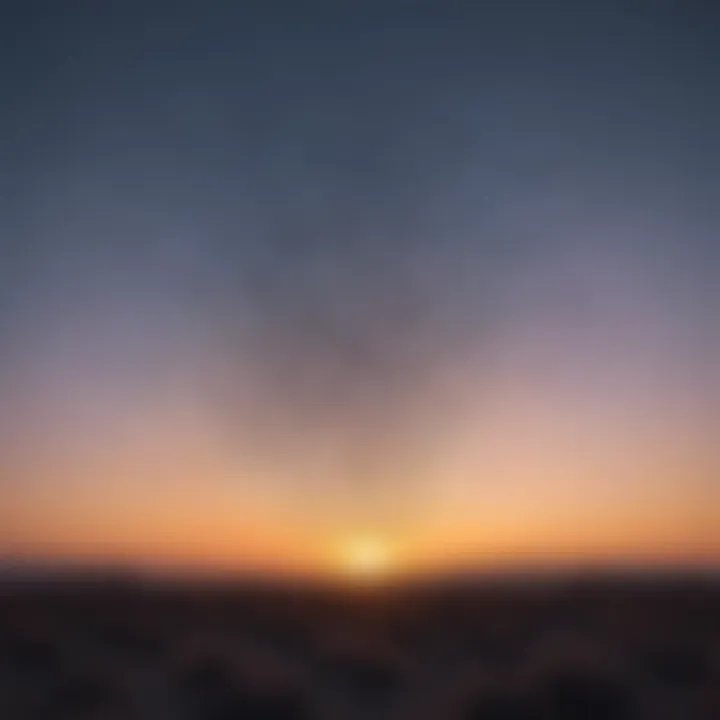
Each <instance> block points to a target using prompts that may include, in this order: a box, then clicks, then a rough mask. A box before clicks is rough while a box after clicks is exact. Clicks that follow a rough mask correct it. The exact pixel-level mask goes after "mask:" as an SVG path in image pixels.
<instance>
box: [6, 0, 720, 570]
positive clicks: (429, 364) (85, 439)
mask: <svg viewBox="0 0 720 720" xmlns="http://www.w3.org/2000/svg"><path fill="white" fill-rule="evenodd" d="M2 14H3V17H2V22H0V27H1V29H0V93H1V98H2V102H1V105H0V106H1V107H2V111H1V112H0V555H2V556H4V557H8V558H18V557H21V558H22V557H24V558H31V557H52V558H80V557H82V558H91V559H93V560H98V559H99V560H101V561H103V562H104V561H112V562H127V563H131V564H132V563H148V562H149V563H151V564H152V563H155V564H163V565H168V564H171V563H172V564H179V565H181V566H186V565H187V566H189V565H190V564H194V565H196V566H206V567H208V566H213V567H215V566H217V567H220V566H222V567H232V568H248V567H255V566H259V567H273V568H288V567H290V566H293V567H296V566H302V567H304V568H309V567H319V566H321V565H322V564H323V563H326V562H327V561H328V558H329V557H330V556H331V555H332V554H333V553H334V552H335V549H336V548H337V547H338V546H339V544H341V543H342V542H344V539H346V538H349V537H353V536H354V535H357V534H359V533H364V534H369V535H372V536H373V537H382V538H384V542H387V543H388V544H389V545H392V547H393V548H394V551H395V552H396V554H397V556H398V557H399V558H401V561H402V562H403V563H405V564H406V565H410V564H413V563H414V564H419V565H422V564H423V563H424V564H426V565H427V564H432V563H436V564H440V565H442V564H449V563H453V562H458V561H459V559H462V558H464V559H466V560H467V559H468V558H472V559H473V561H475V562H497V561H502V559H503V558H508V557H511V558H517V557H522V558H528V557H530V558H535V559H537V558H542V559H544V560H545V561H547V560H550V561H552V560H553V559H554V560H560V559H562V558H568V557H571V558H576V557H581V558H583V557H584V558H590V557H603V558H611V559H614V560H616V561H619V560H622V559H627V558H643V559H648V558H650V559H652V558H654V559H658V558H660V559H663V560H667V559H669V558H671V559H672V558H681V559H682V561H684V562H686V561H688V562H689V561H693V562H695V561H701V562H707V561H709V562H713V563H715V562H717V560H718V558H720V529H718V527H716V520H717V517H718V516H719V515H720V455H719V452H720V451H719V450H718V444H717V437H716V432H715V431H716V429H717V423H718V411H719V410H720V320H719V319H718V310H720V240H719V233H720V140H719V139H718V134H717V133H718V128H719V127H720V94H718V90H717V89H718V87H720V51H719V50H718V48H719V47H720V14H719V13H718V11H717V9H716V8H714V7H713V3H711V2H703V1H702V0H683V1H680V0H652V1H651V0H624V1H623V2H620V1H619V0H606V1H604V2H594V1H592V0H588V1H587V2H569V1H568V2H565V1H561V0H547V1H545V2H538V1H537V0H535V1H533V2H530V1H529V0H528V1H523V0H503V1H502V2H500V1H498V2H493V1H490V2H482V3H480V2H470V1H469V0H464V1H463V0H450V1H449V2H448V1H447V0H443V1H440V0H436V1H434V2H433V1H432V0H414V1H413V0H406V1H404V0H386V1H385V2H379V1H375V0H369V1H368V2H362V3H361V2H345V3H341V2H319V1H317V0H316V1H314V2H308V3H297V2H293V3H291V2H280V1H279V0H278V1H272V2H243V3H228V2H213V1H212V0H210V1H205V2H199V1H198V2H186V1H178V2H174V3H160V2H153V1H148V2H142V3H140V2H133V1H132V0H130V1H128V2H112V1H111V2H106V3H98V2H90V1H89V0H73V1H72V2H63V3H58V2H50V1H49V0H45V1H31V2H10V3H7V4H5V5H3V10H2Z"/></svg>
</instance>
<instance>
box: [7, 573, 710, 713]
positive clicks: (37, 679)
mask: <svg viewBox="0 0 720 720" xmlns="http://www.w3.org/2000/svg"><path fill="white" fill-rule="evenodd" d="M0 717H1V718H3V719H7V720H13V719H14V718H33V719H35V718H38V719H39V718H48V719H49V718H73V719H75V718H77V719H82V718H98V719H99V718H103V719H106V720H114V719H115V718H137V719H138V720H140V719H145V718H148V719H149V718H153V719H156V720H164V719H168V720H169V719H171V718H173V719H174V718H177V719H178V720H200V719H203V720H204V719H207V720H235V719H245V720H295V719H300V718H303V719H307V720H315V719H317V720H324V719H327V720H333V719H337V720H342V719H345V718H347V719H348V720H352V719H355V718H373V719H378V720H381V719H383V718H387V719H388V720H389V719H393V720H394V719H397V720H410V719H412V720H415V719H417V720H454V719H457V720H465V719H467V720H513V719H527V718H532V719H536V718H541V719H548V720H549V719H553V720H573V719H582V720H606V719H607V720H610V719H613V720H623V719H625V718H627V719H634V718H643V719H646V718H647V719H650V718H657V719H659V720H663V719H668V720H670V719H677V720H680V719H681V718H682V719H683V720H693V719H694V718H707V719H708V720H711V719H717V718H720V582H719V581H718V579H717V578H713V577H709V576H705V577H702V578H701V577H682V578H680V577H675V578H673V577H662V578H652V577H639V576H638V577H624V578H615V579H612V578H609V577H604V578H599V577H596V578H589V577H586V578H574V579H565V580H562V581H558V580H555V581H553V582H549V581H547V582H542V581H539V580H538V579H534V580H532V581H531V580H527V579H526V580H518V579H515V580H514V581H508V580H506V581H487V580H486V581H477V580H472V581H464V582H462V583H460V582H454V583H450V582H445V583H443V584H435V585H431V584H425V585H422V586H421V585H419V584H415V585H413V586H410V585H407V586H404V587H399V586H398V587H394V588H393V587H385V588H381V587H376V588H365V589H362V588H354V589H353V588H344V589H342V588H329V587H324V588H320V587H314V588H310V587H301V586H299V585H293V586H287V585H286V586H282V587H281V586H277V585H276V586H270V585H269V584H267V583H266V584H262V585H261V584H255V585H249V584H247V583H246V584H239V583H236V584H234V585H229V584H226V585H223V586H221V585H219V584H215V585H212V586H211V585H202V586H201V585H192V584H188V583H184V584H183V583H179V582H175V583H169V582H165V583H159V582H156V583H149V582H146V581H143V582H139V581H137V582H131V581H110V580H98V579H94V580H80V579H75V580H74V581H72V582H70V581H67V580H65V581H58V580H55V581H53V582H49V581H40V580H37V579H35V580H33V581H23V582H20V581H13V582H4V583H2V584H1V585H0Z"/></svg>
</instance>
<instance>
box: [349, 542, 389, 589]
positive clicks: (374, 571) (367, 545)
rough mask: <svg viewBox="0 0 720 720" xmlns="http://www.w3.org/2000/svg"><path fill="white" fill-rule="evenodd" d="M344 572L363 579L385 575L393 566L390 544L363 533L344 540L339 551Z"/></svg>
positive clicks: (378, 577) (373, 578) (372, 578)
mask: <svg viewBox="0 0 720 720" xmlns="http://www.w3.org/2000/svg"><path fill="white" fill-rule="evenodd" d="M340 562H341V566H342V569H343V571H344V572H345V574H347V575H349V576H350V577H353V578H358V579H363V580H375V579H380V578H382V577H385V576H386V575H387V574H388V573H389V572H390V571H391V570H392V566H393V556H392V551H391V549H390V546H389V545H388V543H387V542H385V541H384V540H383V539H382V538H379V537H376V536H373V535H363V536H357V537H353V538H350V539H349V540H348V541H346V542H345V543H344V544H343V546H342V548H341V553H340Z"/></svg>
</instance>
